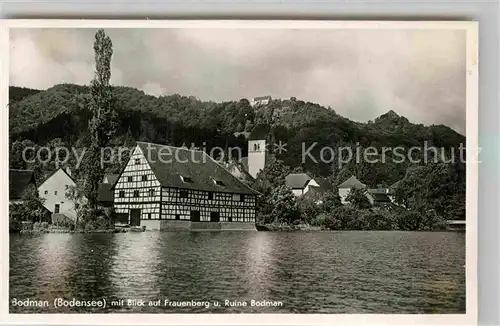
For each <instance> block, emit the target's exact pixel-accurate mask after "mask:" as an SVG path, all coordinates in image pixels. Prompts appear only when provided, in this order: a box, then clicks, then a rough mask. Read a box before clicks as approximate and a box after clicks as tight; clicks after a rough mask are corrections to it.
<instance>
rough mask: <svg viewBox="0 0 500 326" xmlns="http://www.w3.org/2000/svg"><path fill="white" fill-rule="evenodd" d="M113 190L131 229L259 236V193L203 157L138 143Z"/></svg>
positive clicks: (118, 209) (119, 210)
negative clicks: (250, 232) (254, 233)
mask: <svg viewBox="0 0 500 326" xmlns="http://www.w3.org/2000/svg"><path fill="white" fill-rule="evenodd" d="M112 190H113V193H114V204H113V205H114V208H115V212H116V214H117V215H118V219H119V220H121V221H128V223H129V224H130V225H131V226H141V227H146V229H149V230H178V229H183V230H198V229H208V230H210V229H237V230H241V229H248V230H255V205H256V196H257V192H256V191H255V190H253V189H251V188H250V187H249V186H247V185H246V184H245V183H243V182H242V181H240V180H239V179H238V178H236V177H234V176H233V175H232V174H231V173H230V172H229V171H227V170H226V169H225V168H224V167H222V166H221V165H220V164H219V163H218V162H216V161H215V160H214V159H213V158H212V157H210V156H209V155H208V154H206V153H205V152H203V151H196V150H191V149H187V148H179V147H172V146H166V145H159V144H152V143H144V142H138V143H137V146H136V147H135V149H134V151H133V154H132V155H131V157H130V159H129V161H128V162H127V164H126V166H125V167H124V169H123V170H122V172H121V173H120V176H119V177H118V179H117V180H116V182H115V184H114V185H113V186H112Z"/></svg>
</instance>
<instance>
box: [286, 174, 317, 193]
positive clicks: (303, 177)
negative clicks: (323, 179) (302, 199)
mask: <svg viewBox="0 0 500 326" xmlns="http://www.w3.org/2000/svg"><path fill="white" fill-rule="evenodd" d="M309 180H311V177H310V176H308V175H307V173H290V174H289V175H287V176H286V177H285V184H286V185H287V187H290V188H292V189H304V187H305V186H306V184H307V182H309Z"/></svg>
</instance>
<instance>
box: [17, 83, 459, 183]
mask: <svg viewBox="0 0 500 326" xmlns="http://www.w3.org/2000/svg"><path fill="white" fill-rule="evenodd" d="M114 95H115V99H116V103H115V110H116V111H117V113H118V120H119V121H118V124H119V130H118V131H117V133H116V134H115V135H114V138H113V144H115V145H117V146H118V145H123V144H131V143H133V142H134V141H139V140H140V141H149V142H156V143H168V144H171V145H177V146H179V145H182V144H184V143H185V144H191V143H195V144H196V145H198V146H202V144H203V143H205V144H206V147H207V148H209V149H210V148H211V147H212V146H221V147H223V148H227V147H229V146H242V147H243V148H244V149H246V146H247V141H246V139H245V138H244V136H238V137H236V136H235V135H234V134H235V133H237V132H242V131H251V130H252V129H253V127H254V126H255V125H257V124H267V125H269V126H270V127H271V130H272V132H271V135H270V137H269V140H270V141H274V142H276V141H280V140H281V141H283V142H286V144H287V147H286V150H287V151H286V152H284V153H282V154H280V155H278V158H280V159H282V160H283V162H284V163H285V164H286V165H288V166H290V168H291V169H295V170H297V171H299V170H305V171H307V172H310V173H311V174H316V175H323V176H333V178H334V179H336V178H340V177H342V174H348V173H354V174H356V175H358V176H359V177H360V178H362V179H363V181H364V182H365V183H367V184H369V185H370V186H374V185H378V184H391V183H393V182H395V181H398V180H399V179H401V178H402V177H403V176H404V175H405V171H406V169H407V167H408V165H407V164H399V165H394V164H385V165H377V164H375V165H373V164H372V165H370V164H368V165H367V164H352V166H350V167H349V168H347V169H343V170H342V171H336V170H335V169H336V168H335V167H333V168H332V164H331V163H321V162H320V163H315V162H312V161H311V160H309V161H307V162H306V163H304V164H303V163H302V155H301V153H302V143H305V144H306V147H309V146H310V145H311V144H313V143H315V142H317V146H316V147H315V148H314V149H313V150H312V151H311V153H313V154H314V155H319V151H320V149H321V148H322V147H323V146H329V147H334V148H338V147H339V146H351V147H352V146H356V144H357V143H359V146H362V147H367V146H375V147H377V148H381V147H397V146H404V147H409V146H422V144H423V142H424V141H428V143H429V145H435V146H440V147H445V148H447V149H449V148H451V147H456V148H458V147H459V145H460V143H465V137H464V136H462V135H460V134H458V133H457V132H455V131H453V130H452V129H450V128H448V127H446V126H443V125H433V126H423V125H421V124H413V123H411V122H410V121H408V119H406V118H404V117H401V116H399V115H397V114H396V113H395V112H393V111H389V112H388V113H386V114H384V115H381V116H380V117H378V118H377V119H375V120H374V121H370V122H368V123H359V122H353V121H351V120H349V119H347V118H344V117H342V116H340V115H338V114H336V113H335V111H334V110H332V109H330V108H326V107H323V106H321V105H319V104H315V103H310V102H304V101H301V100H299V99H295V98H291V99H287V100H273V101H272V102H271V103H270V104H269V105H267V106H262V107H256V108H252V107H251V106H250V104H249V102H248V100H246V99H241V100H238V101H230V102H223V103H215V102H204V101H200V100H198V99H196V98H195V97H187V96H181V95H177V94H175V95H169V96H161V97H154V96H150V95H146V94H145V93H144V92H142V91H140V90H137V89H134V88H130V87H114ZM9 98H10V99H11V103H10V112H9V117H10V120H9V132H10V142H11V152H10V154H11V157H10V164H11V167H13V168H23V167H26V164H25V163H24V162H22V160H20V157H19V155H20V151H22V148H23V147H24V146H27V145H29V144H33V143H34V144H36V145H38V146H47V145H49V147H50V146H52V147H54V146H55V144H59V145H60V144H64V145H66V146H70V147H77V148H80V147H84V146H87V145H88V140H89V139H88V138H89V135H88V128H87V127H88V121H89V119H90V117H91V113H90V112H89V110H88V103H89V100H90V97H89V90H88V87H87V86H79V85H73V84H61V85H55V86H53V87H51V88H49V89H47V90H45V91H36V90H27V89H20V88H17V87H11V88H10V94H9ZM116 169H118V167H116Z"/></svg>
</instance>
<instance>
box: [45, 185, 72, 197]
mask: <svg viewBox="0 0 500 326" xmlns="http://www.w3.org/2000/svg"><path fill="white" fill-rule="evenodd" d="M68 188H69V185H65V186H64V189H66V190H68ZM43 193H44V194H45V195H48V194H49V191H48V190H45V191H44V192H43ZM54 195H55V196H57V190H54Z"/></svg>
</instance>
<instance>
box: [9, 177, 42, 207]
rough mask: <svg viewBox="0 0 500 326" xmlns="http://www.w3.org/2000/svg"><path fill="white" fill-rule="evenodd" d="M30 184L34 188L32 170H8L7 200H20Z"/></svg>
mask: <svg viewBox="0 0 500 326" xmlns="http://www.w3.org/2000/svg"><path fill="white" fill-rule="evenodd" d="M30 184H32V185H34V186H36V182H35V174H34V172H33V171H32V170H9V199H10V200H13V199H21V198H22V197H23V195H24V192H25V191H26V190H27V189H28V186H29V185H30Z"/></svg>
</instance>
